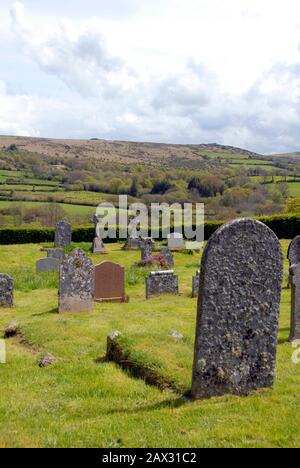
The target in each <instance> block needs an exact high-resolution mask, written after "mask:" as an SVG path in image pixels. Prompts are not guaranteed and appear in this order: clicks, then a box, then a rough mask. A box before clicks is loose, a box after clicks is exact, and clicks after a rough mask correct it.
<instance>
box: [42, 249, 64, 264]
mask: <svg viewBox="0 0 300 468" xmlns="http://www.w3.org/2000/svg"><path fill="white" fill-rule="evenodd" d="M41 251H42V252H47V257H48V258H57V259H58V260H59V261H61V260H62V259H63V258H65V256H66V254H65V251H64V250H63V249H48V248H45V247H44V248H42V249H41Z"/></svg>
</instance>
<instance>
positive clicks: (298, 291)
mask: <svg viewBox="0 0 300 468" xmlns="http://www.w3.org/2000/svg"><path fill="white" fill-rule="evenodd" d="M290 278H291V286H292V294H291V331H290V336H289V341H294V340H299V339H300V263H297V264H293V265H292V266H291V267H290Z"/></svg>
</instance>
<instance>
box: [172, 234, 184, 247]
mask: <svg viewBox="0 0 300 468" xmlns="http://www.w3.org/2000/svg"><path fill="white" fill-rule="evenodd" d="M168 247H169V249H171V250H182V249H185V242H184V239H183V235H182V234H180V233H179V232H172V233H171V234H168Z"/></svg>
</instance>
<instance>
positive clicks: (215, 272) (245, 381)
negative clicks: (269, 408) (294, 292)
mask: <svg viewBox="0 0 300 468" xmlns="http://www.w3.org/2000/svg"><path fill="white" fill-rule="evenodd" d="M282 273H283V258H282V251H281V247H280V243H279V241H278V239H277V237H276V236H275V234H274V233H273V231H271V230H270V229H269V228H268V227H267V226H265V225H264V224H262V223H260V222H258V221H252V220H249V219H239V220H236V221H233V222H231V223H228V224H225V225H224V226H222V227H221V228H220V229H218V230H217V231H216V232H215V233H214V234H213V235H212V236H211V238H210V239H209V241H208V243H207V245H206V248H205V250H204V253H203V257H202V261H201V271H200V283H199V298H198V316H197V323H196V341H195V354H194V366H193V382H192V396H193V397H194V398H206V397H211V396H217V395H223V394H227V393H232V394H237V395H245V394H248V393H249V392H251V391H252V390H255V389H258V388H263V387H270V386H272V384H273V381H274V372H275V357H276V345H277V333H278V319H279V306H280V295H281V280H282Z"/></svg>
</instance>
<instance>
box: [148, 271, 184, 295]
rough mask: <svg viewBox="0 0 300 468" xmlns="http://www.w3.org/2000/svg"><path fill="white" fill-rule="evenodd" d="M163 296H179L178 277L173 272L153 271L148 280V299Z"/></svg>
mask: <svg viewBox="0 0 300 468" xmlns="http://www.w3.org/2000/svg"><path fill="white" fill-rule="evenodd" d="M161 294H173V295H178V294H179V291H178V276H177V275H175V274H174V271H173V270H166V271H153V272H151V273H150V275H149V277H148V278H147V279H146V298H147V299H148V298H149V297H151V296H159V295H161Z"/></svg>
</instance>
